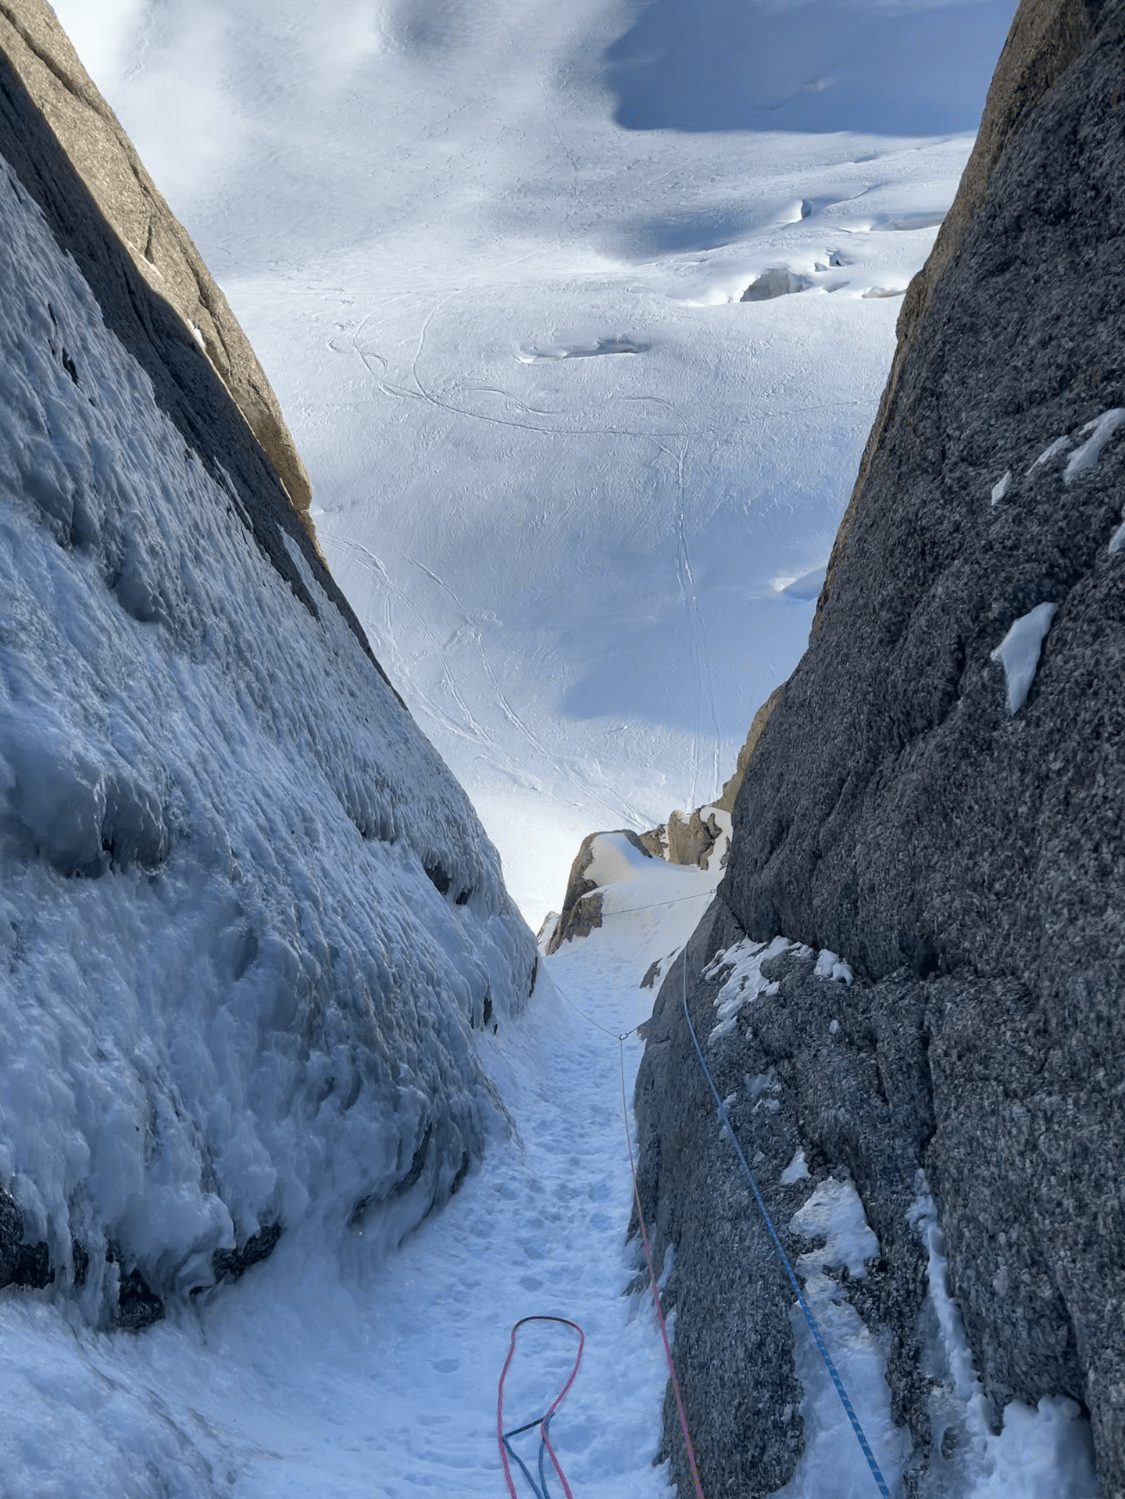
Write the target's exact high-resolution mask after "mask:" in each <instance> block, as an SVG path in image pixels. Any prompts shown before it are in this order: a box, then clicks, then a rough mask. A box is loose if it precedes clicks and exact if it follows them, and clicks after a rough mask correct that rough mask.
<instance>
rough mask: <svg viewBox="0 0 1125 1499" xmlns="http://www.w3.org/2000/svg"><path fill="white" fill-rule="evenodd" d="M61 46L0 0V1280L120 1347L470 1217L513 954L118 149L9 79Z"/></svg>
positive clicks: (476, 866) (484, 847)
mask: <svg viewBox="0 0 1125 1499" xmlns="http://www.w3.org/2000/svg"><path fill="white" fill-rule="evenodd" d="M36 16H38V19H39V22H42V28H45V29H46V31H47V32H48V33H50V35H48V38H47V42H42V38H41V35H40V31H37V29H36V26H37V25H38V23H37V22H35V18H36ZM29 17H30V20H29V19H28V18H29ZM32 23H35V24H32ZM48 23H49V24H48ZM53 26H54V23H53V21H51V18H50V17H49V16H48V15H46V12H45V11H44V10H40V9H37V8H36V7H32V6H30V5H21V6H20V7H18V9H17V8H15V7H12V6H11V5H8V4H6V3H0V598H2V599H3V601H4V607H3V610H2V611H0V1289H3V1288H4V1287H5V1286H11V1285H15V1286H20V1287H24V1288H26V1291H27V1293H28V1294H38V1295H42V1296H44V1297H56V1296H73V1297H74V1298H75V1299H76V1300H77V1302H78V1303H79V1307H80V1309H81V1312H82V1313H84V1314H85V1315H86V1316H87V1318H88V1319H89V1320H90V1321H92V1322H94V1323H97V1324H99V1325H102V1326H106V1327H116V1328H128V1329H132V1330H138V1329H140V1328H141V1327H143V1326H145V1325H147V1324H148V1323H150V1322H152V1321H153V1320H154V1319H156V1318H157V1317H159V1316H160V1315H162V1314H163V1310H164V1308H165V1306H167V1305H169V1304H170V1303H172V1302H174V1301H176V1300H180V1301H181V1303H183V1301H184V1299H185V1298H187V1297H189V1296H191V1295H193V1294H205V1293H208V1292H209V1291H210V1290H211V1288H212V1287H213V1286H214V1285H215V1284H216V1283H217V1282H218V1281H220V1280H223V1279H225V1280H227V1281H231V1280H234V1279H237V1277H238V1276H240V1275H241V1274H243V1273H244V1272H245V1271H248V1270H250V1269H251V1267H252V1266H253V1265H254V1264H255V1263H256V1262H258V1261H260V1260H261V1259H263V1258H265V1257H266V1256H267V1255H268V1254H269V1253H270V1252H271V1250H272V1249H273V1248H274V1246H275V1245H276V1244H277V1243H278V1242H279V1240H281V1239H283V1238H285V1237H288V1236H293V1238H294V1240H296V1241H297V1242H300V1241H301V1240H302V1239H303V1241H304V1243H305V1246H306V1248H307V1250H308V1251H309V1252H310V1253H314V1252H315V1253H318V1254H319V1253H323V1252H324V1251H325V1248H326V1246H327V1247H328V1248H331V1247H332V1246H335V1247H336V1248H337V1249H338V1250H340V1251H350V1252H353V1253H363V1254H365V1255H371V1254H372V1253H374V1254H376V1255H377V1254H378V1252H379V1251H380V1246H385V1245H387V1244H390V1243H394V1242H396V1241H397V1240H398V1239H399V1238H400V1237H401V1236H402V1234H404V1233H405V1232H407V1231H408V1230H409V1229H410V1228H411V1227H412V1226H413V1225H414V1224H416V1223H417V1222H418V1221H419V1220H420V1219H421V1218H422V1217H423V1216H424V1215H425V1214H426V1213H427V1212H428V1211H429V1210H430V1209H431V1208H432V1207H433V1206H434V1205H436V1204H440V1203H442V1202H443V1201H445V1200H446V1199H447V1198H448V1197H449V1195H450V1194H451V1193H452V1192H454V1191H456V1190H457V1188H458V1186H459V1185H460V1183H461V1181H462V1180H463V1179H464V1175H465V1172H466V1171H467V1169H468V1168H469V1165H470V1163H471V1162H472V1160H473V1159H474V1158H475V1157H476V1156H477V1155H478V1154H479V1152H480V1151H481V1149H482V1148H483V1145H484V1141H485V1139H486V1136H487V1133H488V1131H489V1129H490V1128H491V1127H492V1121H494V1120H495V1118H496V1108H497V1105H496V1101H495V1095H494V1092H493V1090H492V1089H491V1086H490V1084H489V1083H488V1080H487V1078H486V1077H485V1074H484V1072H483V1069H482V1067H481V1065H480V1063H479V1060H478V1058H477V1055H476V1050H475V1046H474V1041H473V1032H474V1030H479V1029H481V1028H483V1027H484V1026H485V1025H488V1026H490V1027H491V1028H495V1027H496V1026H497V1025H504V1024H507V1023H508V1022H509V1021H510V1020H511V1019H512V1018H513V1017H514V1016H515V1015H516V1014H518V1012H519V1011H520V1010H521V1009H522V1007H523V1006H524V1004H526V1002H527V997H528V994H529V991H530V989H531V986H532V984H533V981H534V974H535V971H536V963H537V956H536V952H535V947H534V941H533V939H532V936H531V933H530V932H529V931H528V930H527V928H526V927H525V926H524V924H523V922H522V920H521V919H520V917H519V915H518V913H517V912H516V910H515V908H514V907H513V905H512V903H511V901H510V899H509V897H508V895H507V893H506V891H505V890H504V886H503V882H502V879H501V874H500V864H499V859H498V857H497V855H496V852H495V850H494V849H493V848H492V847H491V845H490V844H489V842H488V840H487V838H486V837H485V836H484V833H483V830H482V828H481V826H480V823H479V821H478V820H477V818H476V815H475V813H474V812H473V809H472V807H471V806H470V805H469V802H468V800H467V798H466V796H465V794H464V792H463V791H462V790H461V788H460V787H459V786H458V785H457V783H456V782H455V781H454V780H453V778H452V776H451V775H450V774H449V772H448V770H447V769H446V767H445V766H444V765H443V763H442V762H441V760H440V758H439V757H438V755H437V754H436V752H435V751H434V750H433V748H432V746H431V745H430V744H429V743H428V742H427V741H426V739H425V738H424V737H423V735H422V734H421V733H420V732H419V730H418V728H417V726H416V725H415V724H414V722H413V720H412V719H411V717H410V715H409V714H408V713H407V712H406V710H405V709H404V707H403V705H402V703H401V701H400V700H399V699H398V697H397V694H396V693H395V692H394V690H393V689H392V688H391V687H390V685H389V684H388V683H387V681H386V678H385V677H384V676H383V674H382V672H381V671H380V669H379V668H378V666H377V663H375V662H374V660H373V658H372V656H371V654H370V650H369V648H368V646H367V642H366V640H365V638H364V635H363V631H362V629H361V628H360V626H359V624H358V622H357V621H356V619H355V616H354V615H353V613H352V611H351V610H350V609H349V608H348V606H347V603H346V602H345V600H344V599H343V597H342V595H341V594H340V592H339V589H338V588H337V587H336V585H335V584H334V582H333V581H332V579H331V577H330V576H329V574H328V571H327V569H326V568H325V566H324V564H323V562H322V561H321V559H320V557H319V555H318V553H317V552H316V549H315V547H314V545H313V543H312V540H311V539H310V536H309V534H308V533H307V532H306V530H305V529H304V528H303V526H302V524H301V522H300V520H299V518H298V516H297V514H296V512H295V510H294V508H293V506H292V504H291V503H290V500H289V497H288V496H287V494H286V492H285V489H284V488H283V487H282V484H281V482H280V480H279V476H278V469H277V467H276V466H275V463H274V462H271V461H270V460H268V459H267V457H266V456H265V453H264V452H263V448H262V446H261V445H260V443H259V441H258V439H257V438H256V437H255V435H254V432H252V430H251V426H250V425H248V423H247V421H246V420H245V419H244V414H243V411H242V410H240V408H239V406H238V405H237V404H236V401H235V398H234V396H233V395H232V390H231V388H230V386H228V384H226V383H224V380H222V379H220V377H219V374H218V373H217V371H216V367H215V362H214V359H213V358H209V357H208V355H207V354H205V352H204V350H203V348H202V347H201V346H200V343H199V340H198V339H197V338H196V337H195V336H194V334H193V332H192V331H190V330H189V328H188V327H187V326H186V324H185V322H184V318H183V316H181V313H180V312H179V311H176V310H175V309H174V308H173V306H172V305H171V304H170V302H169V301H168V300H166V299H165V298H164V297H163V296H160V295H157V294H156V293H155V292H154V291H153V290H152V287H151V286H150V284H149V281H148V280H147V279H146V276H143V275H142V274H141V273H140V272H139V271H138V269H137V266H136V263H135V256H136V253H137V251H136V248H135V245H134V247H133V248H132V249H129V250H127V248H126V246H125V244H124V243H123V240H122V237H121V233H120V232H119V230H120V226H119V225H117V226H116V227H115V223H113V222H111V221H110V220H111V219H112V217H113V216H112V214H110V215H109V217H108V218H107V214H106V212H103V208H102V206H101V199H100V198H99V193H98V192H95V191H92V190H91V185H93V186H98V187H99V191H100V190H101V188H102V187H104V185H105V184H104V182H102V181H101V178H100V177H99V172H100V171H101V168H102V167H103V166H104V168H105V175H106V177H107V179H114V180H116V176H118V175H120V172H121V171H122V170H123V169H122V166H121V162H122V156H121V150H124V146H123V145H122V142H121V140H120V139H119V138H118V136H117V135H116V134H115V133H114V130H113V129H111V128H110V123H107V121H106V120H105V119H104V118H103V119H102V124H103V125H104V126H105V131H104V132H103V133H102V134H101V135H98V134H97V132H94V133H93V134H92V135H91V136H90V139H89V141H88V142H87V144H89V145H90V150H91V153H92V154H91V156H90V159H89V163H88V167H87V175H88V178H89V181H87V180H84V177H83V175H80V174H79V172H78V171H77V170H76V166H75V159H74V156H73V155H72V154H71V152H70V150H69V148H68V150H64V149H63V146H62V145H61V144H60V140H59V137H58V136H56V134H55V132H54V130H53V129H52V127H51V125H50V124H48V120H47V119H46V118H45V114H50V112H51V109H53V108H54V107H55V105H56V104H57V105H58V107H59V108H60V109H61V108H62V104H61V103H59V101H58V100H56V101H55V103H54V104H52V103H51V101H50V100H49V99H47V98H46V97H45V96H44V97H43V105H42V107H40V105H39V103H38V102H37V100H36V98H34V97H33V96H32V94H31V92H29V89H28V87H27V86H25V82H24V80H23V77H22V76H21V70H22V71H26V72H27V73H28V74H29V76H30V74H32V73H34V72H35V70H36V68H39V67H40V66H42V67H43V68H47V70H48V71H49V72H51V70H52V68H54V67H55V66H56V64H57V63H58V58H59V57H60V56H61V53H62V50H65V49H63V45H62V42H61V41H60V40H59V38H58V36H57V33H56V32H55V31H54V30H53ZM42 28H40V30H42ZM52 37H53V40H52ZM41 42H42V45H41ZM48 43H49V44H50V45H48ZM21 48H24V49H25V51H26V52H27V54H28V55H27V56H23V55H22V54H21V52H20V49H21ZM52 49H53V50H52ZM29 57H34V58H35V59H37V61H35V62H34V65H33V63H32V61H29V60H28V58H29ZM52 59H54V62H52ZM64 62H65V59H64ZM17 64H18V65H17ZM59 66H61V64H60V65H59ZM64 71H65V68H64ZM51 76H52V77H55V76H56V74H55V72H52V73H51ZM56 81H57V82H59V86H60V88H64V95H65V94H66V90H67V89H70V88H71V84H73V82H74V80H73V79H71V80H70V82H69V83H68V82H67V79H66V78H63V79H62V80H61V81H60V80H58V79H56ZM64 85H65V87H64ZM74 87H75V88H77V87H78V85H76V84H75V85H74ZM48 92H49V90H48ZM79 92H81V90H79ZM60 97H62V96H60ZM67 97H69V95H67ZM63 102H65V99H64V100H63ZM79 102H81V101H79ZM95 103H96V101H95ZM86 104H89V100H87V101H86ZM77 107H78V106H77V105H75V108H76V109H77ZM83 107H85V106H83ZM89 107H90V109H91V110H93V113H94V114H95V115H96V114H97V109H96V107H95V105H89ZM60 133H63V134H65V131H63V130H62V127H60ZM99 141H100V142H101V145H100V146H99V145H98V142H99ZM103 147H104V150H103ZM119 148H120V149H119ZM126 155H127V153H126ZM130 159H131V158H130ZM141 185H142V187H143V183H142V184H141ZM146 191H147V189H146ZM146 201H147V200H146ZM150 206H151V205H150ZM153 212H154V213H155V209H153ZM153 222H154V223H156V225H157V227H156V228H154V231H153V232H154V235H155V238H156V240H159V239H160V233H162V232H163V230H161V229H160V224H159V222H158V221H157V220H153ZM164 227H167V226H166V225H165V226H164ZM158 231H159V232H158ZM182 248H183V247H182V246H181V249H182ZM189 248H190V247H189ZM154 253H156V252H155V251H154ZM161 253H163V252H161ZM185 254H186V251H185ZM165 264H167V262H165ZM185 274H186V273H185ZM193 274H194V272H193ZM199 284H200V285H202V282H200V283H199ZM221 321H222V320H221V319H220V323H221ZM224 326H225V325H224ZM227 333H228V334H229V333H230V329H229V327H228V329H227ZM223 336H224V337H227V334H224V335H223ZM230 336H231V337H233V334H231V335H230ZM240 336H241V335H240ZM205 341H206V340H205ZM228 347H229V339H228ZM360 1230H362V1233H363V1238H362V1239H361V1238H360V1236H359V1231H360Z"/></svg>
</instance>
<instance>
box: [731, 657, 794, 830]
mask: <svg viewBox="0 0 1125 1499" xmlns="http://www.w3.org/2000/svg"><path fill="white" fill-rule="evenodd" d="M784 696H785V683H784V682H782V684H781V686H780V687H775V688H774V689H773V691H772V692H771V693H770V695H769V697H768V698H766V700H765V702H764V703H763V704H762V706H761V707H760V708H759V709H758V711H757V712H756V713H755V714H754V717H753V718H752V719H751V720H750V730H749V732H748V733H747V735H746V742H745V743H744V744H743V746H742V748H741V749H740V750H739V752H738V760H737V761H736V763H735V767H734V774H733V775H732V776H731V778H730V780H729V781H727V782H725V783H724V785H723V789H722V791H721V792H720V793H719V795H718V796H717V797H716V799H715V806H716V807H718V808H719V809H720V811H723V812H730V813H733V811H734V804H735V800H736V799H737V797H738V793H739V791H740V790H741V789H742V783H743V781H744V780H745V779H746V767H747V766H748V765H749V764H750V756H751V755H752V754H753V753H754V751H755V750H756V749H757V747H758V740H759V739H760V738H761V737H762V730H763V729H764V728H765V726H766V724H767V723H768V722H769V718H770V714H771V713H772V712H773V710H774V709H775V708H776V707H777V705H778V703H779V702H780V701H781V699H782V698H783V697H784Z"/></svg>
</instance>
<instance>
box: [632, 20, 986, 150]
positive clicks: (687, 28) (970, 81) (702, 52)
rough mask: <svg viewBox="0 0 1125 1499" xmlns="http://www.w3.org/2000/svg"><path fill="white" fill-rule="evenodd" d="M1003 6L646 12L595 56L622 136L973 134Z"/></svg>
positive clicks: (982, 101) (983, 94)
mask: <svg viewBox="0 0 1125 1499" xmlns="http://www.w3.org/2000/svg"><path fill="white" fill-rule="evenodd" d="M1014 10H1015V6H1014V5H1013V4H1012V3H1011V0H974V3H969V4H964V3H962V4H956V3H955V4H949V5H943V4H942V3H941V0H938V3H936V4H934V3H933V0H930V3H926V0H907V3H906V4H904V5H901V6H895V7H894V8H893V9H892V8H891V7H890V6H888V7H886V8H885V9H876V8H874V7H872V8H871V9H869V10H866V11H865V12H860V11H859V10H857V8H856V7H855V5H854V4H852V3H849V0H809V3H807V4H793V3H784V0H783V3H782V4H780V5H779V4H777V3H772V4H771V3H768V0H649V3H648V4H646V5H645V6H644V8H643V9H642V10H641V11H640V13H639V15H638V16H637V18H636V20H635V21H634V22H633V24H632V25H631V26H630V28H629V30H628V31H627V32H626V33H625V34H624V35H623V36H622V37H621V38H620V39H619V40H618V41H616V42H615V43H614V44H613V45H612V46H611V47H610V48H609V49H608V51H607V53H606V62H607V64H608V71H607V83H608V85H609V88H610V90H611V92H612V93H613V95H614V97H615V99H616V109H615V111H614V119H615V120H616V122H617V124H619V125H622V126H624V127H625V129H627V130H685V131H704V130H801V131H836V130H855V131H862V132H864V133H867V134H875V135H930V134H935V135H936V134H941V133H944V132H946V131H960V130H975V129H976V126H977V122H978V121H979V119H980V112H981V109H982V107H983V105H984V96H985V92H986V90H987V88H988V82H989V79H990V78H991V76H992V70H993V68H994V67H995V64H996V58H997V56H998V55H999V52H1000V49H1001V47H1002V46H1003V44H1004V38H1005V36H1006V35H1007V31H1008V26H1009V25H1010V23H1011V19H1012V15H1013V13H1014Z"/></svg>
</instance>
